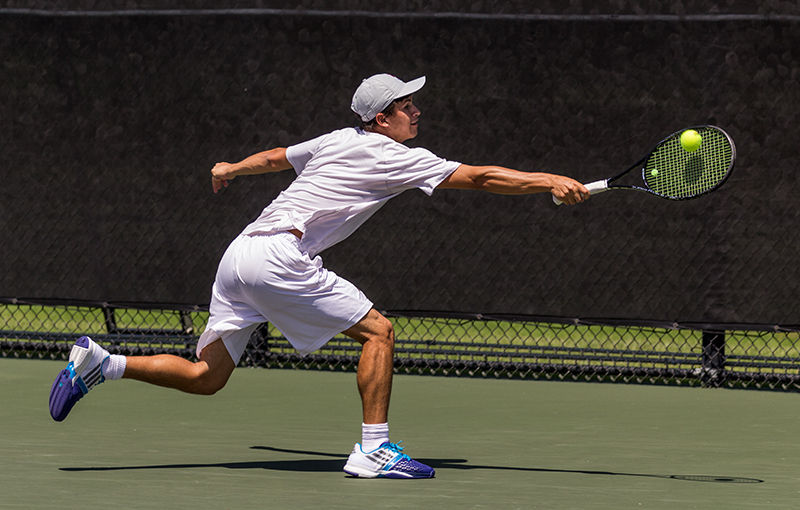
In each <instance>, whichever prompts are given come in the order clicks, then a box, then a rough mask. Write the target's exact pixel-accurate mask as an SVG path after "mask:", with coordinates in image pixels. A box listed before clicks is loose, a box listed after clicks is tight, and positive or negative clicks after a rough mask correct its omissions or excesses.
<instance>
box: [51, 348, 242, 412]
mask: <svg viewBox="0 0 800 510" xmlns="http://www.w3.org/2000/svg"><path fill="white" fill-rule="evenodd" d="M109 357H110V356H109V353H108V351H106V350H105V349H103V348H102V347H100V346H99V345H98V344H97V343H95V342H94V341H93V340H92V339H90V338H89V337H86V336H84V337H81V338H79V339H78V341H77V342H75V345H73V347H72V350H71V351H70V355H69V363H68V364H67V367H66V368H65V369H63V370H61V371H60V372H59V373H58V375H57V376H56V380H55V381H54V382H53V386H52V388H51V389H50V402H49V406H50V415H51V416H52V417H53V419H54V420H56V421H63V420H64V419H65V418H66V417H67V415H68V414H69V412H70V411H71V410H72V408H73V407H74V406H75V404H76V403H77V402H78V401H79V400H80V399H82V398H83V396H84V395H85V394H87V393H88V392H89V390H91V389H92V388H94V387H95V386H96V385H98V384H100V383H102V382H103V381H105V376H104V374H103V371H104V369H105V367H106V364H107V360H108V359H109ZM125 361H126V363H125V372H124V374H123V375H122V377H124V378H128V379H136V380H139V381H144V382H147V383H150V384H156V385H159V386H166V387H169V388H175V389H179V390H181V391H185V392H188V393H197V394H202V395H211V394H214V393H216V392H217V391H219V390H220V389H222V387H223V386H225V384H226V383H227V382H228V379H229V378H230V376H231V374H232V373H233V369H234V368H235V363H234V362H233V359H232V358H231V356H230V354H229V353H228V350H227V349H226V347H225V345H224V343H223V342H222V340H216V341H214V342H212V343H211V344H209V345H208V346H206V347H205V348H204V349H203V351H202V352H201V353H200V361H198V362H197V363H193V362H191V361H189V360H186V359H183V358H180V357H178V356H172V355H169V354H161V355H157V356H130V357H128V358H126V360H125Z"/></svg>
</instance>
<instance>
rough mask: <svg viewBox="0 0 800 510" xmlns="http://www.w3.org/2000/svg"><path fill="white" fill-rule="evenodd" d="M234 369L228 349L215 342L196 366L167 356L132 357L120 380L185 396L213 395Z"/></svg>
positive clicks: (205, 349) (209, 345) (206, 348)
mask: <svg viewBox="0 0 800 510" xmlns="http://www.w3.org/2000/svg"><path fill="white" fill-rule="evenodd" d="M234 368H236V364H235V363H234V362H233V359H232V358H231V355H230V354H229V353H228V349H227V348H226V347H225V344H224V343H223V342H222V340H221V339H217V340H215V341H214V342H212V343H210V344H208V345H207V346H206V347H205V348H203V350H202V352H201V353H200V360H199V361H197V362H196V363H195V362H192V361H189V360H187V359H184V358H181V357H179V356H172V355H170V354H159V355H156V356H131V357H129V358H128V360H127V366H126V368H125V374H124V375H123V377H124V378H126V379H135V380H137V381H142V382H146V383H149V384H155V385H157V386H164V387H167V388H174V389H176V390H180V391H184V392H186V393H194V394H198V395H213V394H214V393H216V392H217V391H219V390H221V389H222V388H223V387H224V386H225V384H226V383H227V382H228V379H229V378H230V376H231V374H232V373H233V369H234Z"/></svg>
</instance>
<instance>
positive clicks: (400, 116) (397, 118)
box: [386, 96, 422, 143]
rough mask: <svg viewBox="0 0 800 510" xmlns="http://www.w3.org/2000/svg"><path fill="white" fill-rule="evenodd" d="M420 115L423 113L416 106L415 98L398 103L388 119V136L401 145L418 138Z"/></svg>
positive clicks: (409, 97)
mask: <svg viewBox="0 0 800 510" xmlns="http://www.w3.org/2000/svg"><path fill="white" fill-rule="evenodd" d="M420 115H422V113H421V112H420V111H419V108H417V107H416V105H415V104H414V101H413V98H412V97H411V96H408V97H407V98H405V99H403V100H402V101H400V102H399V103H397V105H396V106H395V109H394V111H393V112H392V114H391V115H389V116H388V117H386V122H387V123H388V127H387V133H386V134H388V135H389V137H390V138H392V139H393V140H395V141H398V142H401V143H402V142H405V141H406V140H410V139H412V138H414V137H416V136H417V130H418V125H419V117H420Z"/></svg>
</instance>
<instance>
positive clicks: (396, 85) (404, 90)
mask: <svg viewBox="0 0 800 510" xmlns="http://www.w3.org/2000/svg"><path fill="white" fill-rule="evenodd" d="M423 85H425V77H424V76H421V77H419V78H417V79H414V80H411V81H410V82H408V83H406V82H404V81H403V80H401V79H399V78H395V77H394V76H392V75H390V74H376V75H374V76H370V77H369V78H367V79H365V80H364V81H362V82H361V85H359V86H358V88H357V89H356V92H355V94H353V102H352V103H351V104H350V108H351V109H352V110H353V111H354V112H356V114H357V115H358V116H359V117H360V118H361V120H363V121H364V122H369V121H371V120H372V119H374V118H375V116H376V115H378V114H379V113H380V112H382V111H383V110H385V109H386V107H387V106H389V104H390V103H391V102H392V101H394V100H395V99H399V98H401V97H405V96H408V95H410V94H413V93H414V92H417V91H418V90H419V89H421V88H422V86H423Z"/></svg>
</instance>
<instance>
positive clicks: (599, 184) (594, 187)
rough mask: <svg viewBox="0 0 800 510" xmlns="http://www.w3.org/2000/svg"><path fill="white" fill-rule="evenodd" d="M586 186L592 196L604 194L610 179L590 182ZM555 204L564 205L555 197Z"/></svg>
mask: <svg viewBox="0 0 800 510" xmlns="http://www.w3.org/2000/svg"><path fill="white" fill-rule="evenodd" d="M584 186H586V189H588V190H589V193H591V194H592V195H594V194H595V193H602V192H604V191H606V190H607V189H608V179H602V180H600V181H594V182H590V183H588V184H584ZM553 202H554V203H555V204H556V205H561V204H563V203H564V202H562V201H561V200H559V199H557V198H556V197H555V196H553Z"/></svg>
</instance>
